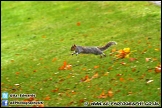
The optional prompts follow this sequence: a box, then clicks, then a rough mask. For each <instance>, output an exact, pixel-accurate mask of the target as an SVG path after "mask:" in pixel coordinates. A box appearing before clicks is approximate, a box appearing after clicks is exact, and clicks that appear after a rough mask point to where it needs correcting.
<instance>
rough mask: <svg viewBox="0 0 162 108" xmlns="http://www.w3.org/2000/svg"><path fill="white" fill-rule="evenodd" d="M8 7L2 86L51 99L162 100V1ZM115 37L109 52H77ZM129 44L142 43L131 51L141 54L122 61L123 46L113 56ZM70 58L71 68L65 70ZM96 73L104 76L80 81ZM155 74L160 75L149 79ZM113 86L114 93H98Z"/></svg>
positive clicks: (54, 102)
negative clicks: (76, 47)
mask: <svg viewBox="0 0 162 108" xmlns="http://www.w3.org/2000/svg"><path fill="white" fill-rule="evenodd" d="M1 6H2V7H1V12H2V14H1V18H2V20H1V27H2V29H1V35H2V37H1V39H2V40H1V46H2V47H1V48H2V49H1V78H2V80H1V87H2V88H1V92H4V91H6V92H9V94H11V93H14V94H20V93H26V94H31V93H33V94H36V99H38V100H40V101H44V106H84V102H92V101H102V102H106V101H110V102H115V101H130V102H137V101H145V102H146V101H152V102H154V101H156V102H159V103H160V104H161V73H155V71H154V68H155V67H156V66H158V65H159V64H161V61H160V60H161V56H160V55H161V53H160V52H161V51H160V45H161V10H160V7H158V6H155V5H153V4H151V3H149V2H43V1H42V2H4V1H3V2H2V5H1ZM78 22H80V26H77V23H78ZM108 41H116V42H117V43H118V44H117V45H116V46H112V47H111V48H109V49H108V50H107V51H105V54H106V55H107V57H105V58H102V59H101V58H100V57H99V56H96V55H82V54H80V55H78V56H71V53H72V52H70V47H71V45H73V44H76V45H82V46H102V45H105V44H106V43H107V42H108ZM123 48H130V49H131V51H134V50H136V51H135V52H132V53H131V54H130V58H136V60H135V61H130V60H129V59H130V58H124V59H119V60H117V61H114V57H115V54H116V53H117V52H116V53H114V54H112V55H110V53H111V51H112V49H116V50H120V49H123ZM156 49H157V50H156ZM158 49H159V50H158ZM143 52H145V53H143ZM54 58H55V59H56V60H55V61H52V60H53V59H54ZM146 58H151V60H150V61H148V62H146V60H145V59H146ZM64 61H66V62H67V63H68V64H71V65H72V69H71V70H59V67H61V66H62V65H63V62H64ZM121 62H124V63H126V64H125V65H121ZM94 66H99V67H98V68H96V69H95V68H94ZM132 69H134V71H132ZM148 69H150V71H148ZM96 72H97V73H98V76H99V77H98V78H95V79H92V80H91V81H90V82H81V81H80V80H81V79H82V78H84V77H85V76H86V75H88V76H89V77H90V78H91V77H92V76H93V75H94V74H95V73H96ZM107 72H109V73H108V75H107V76H105V75H104V74H105V73H107ZM16 73H17V74H16ZM119 74H120V75H121V76H120V75H119ZM120 78H123V79H124V81H120ZM129 79H133V80H129ZM149 80H153V82H151V83H149V84H147V81H149ZM14 84H20V85H21V87H20V88H19V89H17V88H16V86H15V85H14ZM57 88H58V91H56V92H52V90H55V89H57ZM110 88H111V89H112V92H113V94H114V95H113V97H107V98H98V96H99V95H100V94H101V93H102V91H105V93H107V91H108V90H109V89H110ZM48 96H49V97H50V98H49V99H45V98H46V97H48ZM9 100H21V101H22V100H24V98H18V99H17V98H9Z"/></svg>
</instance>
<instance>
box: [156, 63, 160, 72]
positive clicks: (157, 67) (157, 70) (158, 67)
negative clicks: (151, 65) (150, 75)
mask: <svg viewBox="0 0 162 108" xmlns="http://www.w3.org/2000/svg"><path fill="white" fill-rule="evenodd" d="M155 72H156V73H161V64H160V65H158V66H156V67H155Z"/></svg>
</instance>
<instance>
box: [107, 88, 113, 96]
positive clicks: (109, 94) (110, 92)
mask: <svg viewBox="0 0 162 108" xmlns="http://www.w3.org/2000/svg"><path fill="white" fill-rule="evenodd" d="M107 95H108V97H112V96H113V92H112V90H111V89H109V90H108V94H107Z"/></svg>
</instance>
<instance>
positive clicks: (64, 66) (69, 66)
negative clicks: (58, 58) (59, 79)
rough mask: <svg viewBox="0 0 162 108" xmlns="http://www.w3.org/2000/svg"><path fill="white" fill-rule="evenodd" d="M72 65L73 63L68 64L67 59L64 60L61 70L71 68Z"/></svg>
mask: <svg viewBox="0 0 162 108" xmlns="http://www.w3.org/2000/svg"><path fill="white" fill-rule="evenodd" d="M71 67H72V65H70V64H67V62H66V61H64V63H63V65H62V66H61V67H59V70H70V69H71Z"/></svg>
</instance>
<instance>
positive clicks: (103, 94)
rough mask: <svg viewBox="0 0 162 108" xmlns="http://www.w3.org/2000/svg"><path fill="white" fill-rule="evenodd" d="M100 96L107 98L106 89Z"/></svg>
mask: <svg viewBox="0 0 162 108" xmlns="http://www.w3.org/2000/svg"><path fill="white" fill-rule="evenodd" d="M98 98H107V95H106V94H105V92H104V91H102V93H101V94H100V96H98Z"/></svg>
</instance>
